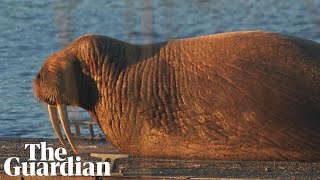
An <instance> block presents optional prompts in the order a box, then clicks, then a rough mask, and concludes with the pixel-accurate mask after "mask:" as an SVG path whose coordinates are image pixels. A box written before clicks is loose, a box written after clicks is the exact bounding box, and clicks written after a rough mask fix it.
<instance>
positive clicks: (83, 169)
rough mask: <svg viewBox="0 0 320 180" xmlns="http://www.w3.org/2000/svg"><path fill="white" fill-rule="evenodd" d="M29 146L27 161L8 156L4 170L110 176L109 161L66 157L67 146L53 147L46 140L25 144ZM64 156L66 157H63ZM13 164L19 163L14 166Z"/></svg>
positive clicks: (23, 172)
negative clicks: (82, 160) (38, 154)
mask: <svg viewBox="0 0 320 180" xmlns="http://www.w3.org/2000/svg"><path fill="white" fill-rule="evenodd" d="M27 148H29V150H30V157H29V160H28V161H27V162H20V159H19V157H11V158H8V159H7V160H6V161H5V163H4V171H5V173H6V174H7V175H9V176H19V175H23V176H57V174H58V175H62V176H110V164H109V163H108V162H96V163H93V162H81V158H80V157H79V156H77V157H73V156H70V157H65V156H66V155H67V151H66V149H65V148H57V149H55V150H54V149H53V148H52V147H47V145H46V142H41V143H40V144H25V149H27ZM36 148H38V149H40V153H41V154H40V159H36ZM61 156H64V157H61ZM12 164H18V165H16V166H14V167H13V165H12Z"/></svg>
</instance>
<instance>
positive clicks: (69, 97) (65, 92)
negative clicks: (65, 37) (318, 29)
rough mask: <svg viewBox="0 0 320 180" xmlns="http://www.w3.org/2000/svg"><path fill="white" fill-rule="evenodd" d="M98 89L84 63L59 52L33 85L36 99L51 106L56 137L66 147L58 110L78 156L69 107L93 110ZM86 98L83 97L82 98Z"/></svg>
mask: <svg viewBox="0 0 320 180" xmlns="http://www.w3.org/2000/svg"><path fill="white" fill-rule="evenodd" d="M93 86H94V85H93V84H92V83H90V81H89V80H88V77H87V76H86V75H85V74H84V73H83V72H82V68H81V62H80V61H79V60H78V59H77V58H76V57H75V56H72V55H71V54H69V53H65V52H63V51H59V52H57V53H54V54H53V55H51V56H49V57H48V58H47V59H46V61H45V62H44V64H43V66H42V67H41V69H40V71H39V73H38V74H37V75H36V78H35V79H34V81H33V89H34V95H35V97H36V98H37V99H38V100H39V101H40V102H43V103H46V104H48V111H49V116H50V119H51V122H52V125H53V128H54V130H55V133H56V135H57V136H58V138H59V140H60V141H61V143H62V144H63V145H65V143H64V140H63V138H62V134H61V130H60V126H59V120H58V114H57V109H58V112H59V116H60V119H61V124H62V127H63V129H64V131H65V134H66V136H67V139H68V140H69V142H70V145H71V147H72V148H73V150H74V152H75V153H77V149H76V146H75V143H74V140H73V138H72V135H71V131H70V125H69V119H68V115H67V109H66V106H77V107H82V108H84V109H86V110H90V109H91V107H92V104H93V103H94V100H95V98H94V97H95V96H94V95H93V93H91V92H92V91H91V90H92V89H94V88H91V87H93ZM81 93H82V94H85V96H80V94H81Z"/></svg>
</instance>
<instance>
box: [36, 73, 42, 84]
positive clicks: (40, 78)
mask: <svg viewBox="0 0 320 180" xmlns="http://www.w3.org/2000/svg"><path fill="white" fill-rule="evenodd" d="M37 79H38V80H39V81H41V82H43V76H41V74H40V73H38V75H37Z"/></svg>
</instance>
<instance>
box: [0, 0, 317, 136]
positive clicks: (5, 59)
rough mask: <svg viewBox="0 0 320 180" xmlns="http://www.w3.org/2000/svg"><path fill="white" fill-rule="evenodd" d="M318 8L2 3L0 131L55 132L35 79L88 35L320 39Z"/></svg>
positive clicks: (295, 4)
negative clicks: (265, 33) (256, 34)
mask: <svg viewBox="0 0 320 180" xmlns="http://www.w3.org/2000/svg"><path fill="white" fill-rule="evenodd" d="M319 6H320V0H314V1H313V0H308V1H300V0H292V1H284V0H283V1H278V0H270V1H256V0H228V1H223V0H213V1H206V0H201V1H191V0H184V1H171V0H162V1H160V0H159V1H148V0H142V1H111V0H110V1H89V0H83V1H78V0H70V1H63V0H55V1H29V2H27V1H11V0H3V1H2V2H1V4H0V32H1V33H0V123H1V126H0V136H1V137H3V136H19V137H54V133H53V130H52V128H51V124H50V121H49V118H48V115H47V110H46V107H45V106H43V105H41V104H39V103H38V102H37V101H36V100H35V99H34V96H33V92H32V80H33V78H34V76H35V74H36V73H37V72H38V70H39V68H40V66H41V64H42V62H43V61H44V59H45V58H46V57H47V56H48V55H49V54H51V53H53V52H54V51H57V50H59V49H61V48H63V47H64V46H66V45H67V44H68V43H69V42H70V41H72V39H75V38H76V37H78V36H80V35H82V34H85V33H95V34H104V35H108V36H111V37H114V38H117V39H121V40H125V41H129V42H132V43H149V42H159V41H163V40H167V39H170V38H183V37H191V36H198V35H204V34H212V33H218V32H225V31H237V30H252V29H263V30H270V31H275V32H282V33H286V34H291V35H296V36H302V37H305V38H308V39H312V40H315V41H320V33H319V32H320V26H319V24H320V18H319V11H320V10H319V9H320V8H319ZM71 111H72V112H75V113H73V114H74V115H73V116H76V117H79V116H87V115H86V114H85V113H84V112H83V111H80V112H79V114H80V115H76V114H77V110H71Z"/></svg>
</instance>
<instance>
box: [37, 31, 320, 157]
mask: <svg viewBox="0 0 320 180" xmlns="http://www.w3.org/2000/svg"><path fill="white" fill-rule="evenodd" d="M61 64H62V65H61ZM66 77H68V78H66ZM70 83H71V84H70ZM34 91H35V95H36V97H37V98H39V99H40V100H42V101H44V102H46V103H48V104H51V105H56V104H66V105H73V106H80V107H82V108H84V109H86V110H88V111H89V113H90V114H91V116H92V117H93V119H94V120H95V121H97V122H98V123H99V125H100V127H101V129H102V130H103V132H104V134H105V135H106V137H107V138H108V140H109V141H110V142H111V143H112V144H113V145H115V146H116V147H117V148H118V149H119V150H120V151H121V152H124V153H128V154H130V155H132V156H150V157H177V158H210V159H228V160H240V159H242V160H320V45H319V44H318V43H316V42H313V41H309V40H304V39H301V38H296V37H291V36H285V35H282V34H276V33H270V32H262V31H247V32H234V33H223V34H217V35H208V36H202V37H195V38H189V39H180V40H172V41H168V42H164V43H159V44H153V45H142V46H140V45H132V44H128V43H125V42H122V41H118V40H115V39H112V38H109V37H106V36H99V35H87V36H82V37H80V38H78V39H77V40H75V41H74V42H73V43H71V44H70V45H69V46H68V47H66V48H65V49H63V50H61V51H59V52H57V53H56V54H54V55H52V56H50V57H49V58H48V60H47V61H46V62H45V64H44V65H43V67H42V69H41V70H40V73H39V75H38V76H37V78H36V80H35V81H34Z"/></svg>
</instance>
